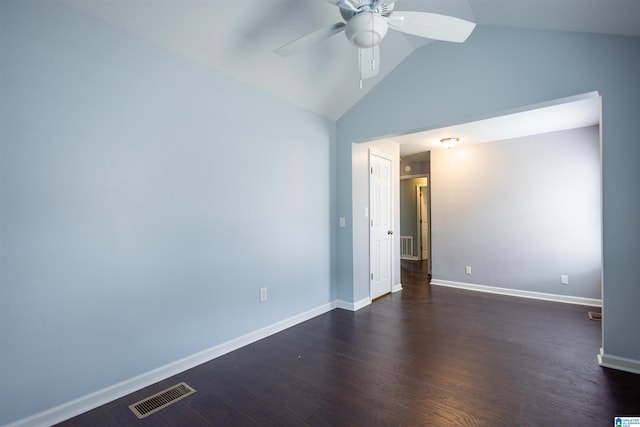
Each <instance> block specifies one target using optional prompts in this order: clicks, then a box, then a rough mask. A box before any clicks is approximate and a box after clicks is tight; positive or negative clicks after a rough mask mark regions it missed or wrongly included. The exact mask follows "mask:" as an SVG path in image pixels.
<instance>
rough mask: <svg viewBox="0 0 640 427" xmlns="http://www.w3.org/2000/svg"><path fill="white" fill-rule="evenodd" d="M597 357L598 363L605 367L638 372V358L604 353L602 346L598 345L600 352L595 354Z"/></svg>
mask: <svg viewBox="0 0 640 427" xmlns="http://www.w3.org/2000/svg"><path fill="white" fill-rule="evenodd" d="M597 358H598V364H599V365H600V366H603V367H605V368H612V369H617V370H619V371H626V372H631V373H634V374H640V360H635V359H628V358H626V357H619V356H612V355H609V354H605V353H604V349H603V348H602V347H600V354H598V355H597Z"/></svg>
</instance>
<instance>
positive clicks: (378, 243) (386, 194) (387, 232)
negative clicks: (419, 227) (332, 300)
mask: <svg viewBox="0 0 640 427" xmlns="http://www.w3.org/2000/svg"><path fill="white" fill-rule="evenodd" d="M391 164H392V162H391V159H390V158H388V157H386V156H384V155H382V154H378V153H373V152H371V151H370V152H369V172H370V173H369V226H370V227H369V228H370V233H369V244H370V257H369V259H370V261H369V262H370V288H369V293H370V297H371V299H375V298H378V297H380V296H382V295H385V294H387V293H389V292H391V291H392V285H391V262H392V241H393V239H392V234H393V215H392V198H391V197H392V194H391V176H392V175H391Z"/></svg>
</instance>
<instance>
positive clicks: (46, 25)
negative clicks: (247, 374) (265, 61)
mask: <svg viewBox="0 0 640 427" xmlns="http://www.w3.org/2000/svg"><path fill="white" fill-rule="evenodd" d="M0 66H1V67H2V68H1V70H0V72H1V76H0V103H1V104H0V208H1V210H0V245H1V251H0V425H3V424H6V423H8V422H11V421H14V420H17V419H21V418H23V417H26V416H29V415H32V414H35V413H37V412H40V411H43V410H46V409H48V408H51V407H53V406H55V405H59V404H62V403H65V402H68V401H70V400H72V399H75V398H78V397H80V396H85V395H87V394H89V393H91V392H94V391H96V390H99V389H102V388H104V387H107V386H110V385H113V384H115V383H118V382H120V381H123V380H127V379H130V378H132V377H134V376H136V375H138V374H141V373H145V372H148V371H150V370H152V369H154V368H157V367H160V366H163V365H165V364H168V363H171V362H174V361H176V360H179V359H181V358H184V357H186V356H190V355H193V354H194V353H196V352H198V351H201V350H204V349H207V348H211V347H212V346H215V345H217V344H220V343H222V342H225V341H227V340H230V339H233V338H236V337H239V336H241V335H243V334H246V333H249V332H253V331H255V330H257V329H259V328H262V327H265V326H268V325H271V324H273V323H275V322H277V321H281V320H283V319H287V318H289V317H291V316H294V315H297V314H300V313H302V312H305V311H307V310H310V309H313V308H317V307H319V306H323V305H326V304H328V303H330V302H332V301H334V300H335V299H336V290H335V287H332V286H331V282H332V270H331V269H332V263H333V261H332V260H333V259H334V255H332V254H335V250H332V244H333V243H332V241H331V240H332V235H333V231H332V230H334V229H335V228H336V224H335V218H336V215H335V204H334V203H333V200H332V192H333V190H332V188H333V186H334V185H335V166H334V164H333V161H332V158H333V157H334V156H335V123H332V122H330V121H328V120H326V119H324V118H322V117H320V116H317V115H315V114H311V113H308V112H305V111H302V110H300V109H298V108H296V107H292V106H290V105H288V104H286V103H284V102H281V101H279V100H277V99H275V98H273V97H270V96H268V95H266V94H263V93H262V92H259V91H257V90H255V89H253V88H251V87H248V86H246V85H243V84H241V83H238V82H236V81H234V80H232V79H230V78H227V77H225V76H223V75H220V74H216V73H214V72H212V71H210V70H207V69H204V68H202V67H200V66H198V65H195V64H192V63H190V62H188V61H186V60H183V59H181V58H179V57H177V56H175V55H174V54H172V53H170V52H168V51H166V50H164V49H162V48H160V47H157V46H156V45H153V44H151V43H148V42H146V41H144V40H142V39H139V38H137V37H133V36H130V35H128V34H127V33H124V32H122V31H120V30H117V29H115V28H112V27H110V26H108V25H106V24H103V23H102V22H101V21H98V20H96V19H93V18H90V17H87V16H84V15H82V14H81V13H79V12H77V11H75V10H73V9H70V8H67V7H66V6H64V5H62V3H60V2H47V1H39V2H34V1H11V0H3V1H1V2H0ZM263 286H266V287H268V294H269V299H268V301H267V302H264V303H260V302H259V288H260V287H263Z"/></svg>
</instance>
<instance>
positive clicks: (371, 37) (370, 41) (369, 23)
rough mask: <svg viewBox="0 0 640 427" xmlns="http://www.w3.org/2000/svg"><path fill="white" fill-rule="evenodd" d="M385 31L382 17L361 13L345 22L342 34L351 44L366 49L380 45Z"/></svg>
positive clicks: (371, 13)
mask: <svg viewBox="0 0 640 427" xmlns="http://www.w3.org/2000/svg"><path fill="white" fill-rule="evenodd" d="M387 30H388V25H387V21H386V20H385V19H384V18H383V17H381V16H380V15H379V14H377V13H374V12H363V13H360V14H358V15H355V16H354V17H353V18H351V19H350V20H349V21H348V22H347V26H346V27H345V29H344V32H345V35H346V36H347V38H348V39H349V41H350V42H351V43H353V44H354V45H356V46H358V47H359V48H364V49H366V48H370V47H373V46H376V45H377V44H378V43H380V42H381V41H382V39H383V38H384V36H385V35H386V34H387Z"/></svg>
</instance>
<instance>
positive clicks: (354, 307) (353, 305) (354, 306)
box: [336, 297, 371, 311]
mask: <svg viewBox="0 0 640 427" xmlns="http://www.w3.org/2000/svg"><path fill="white" fill-rule="evenodd" d="M370 304H371V298H369V297H366V298H363V299H361V300H360V301H356V302H347V301H344V300H338V301H337V302H336V307H337V308H341V309H343V310H349V311H358V310H360V309H361V308H364V307H366V306H368V305H370Z"/></svg>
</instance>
